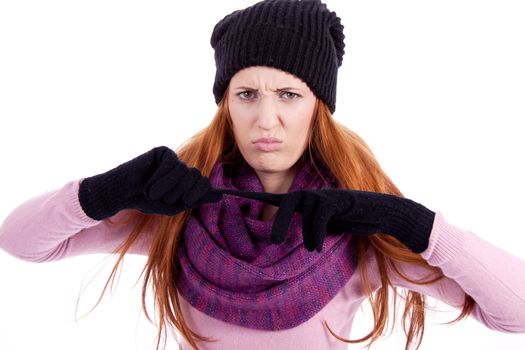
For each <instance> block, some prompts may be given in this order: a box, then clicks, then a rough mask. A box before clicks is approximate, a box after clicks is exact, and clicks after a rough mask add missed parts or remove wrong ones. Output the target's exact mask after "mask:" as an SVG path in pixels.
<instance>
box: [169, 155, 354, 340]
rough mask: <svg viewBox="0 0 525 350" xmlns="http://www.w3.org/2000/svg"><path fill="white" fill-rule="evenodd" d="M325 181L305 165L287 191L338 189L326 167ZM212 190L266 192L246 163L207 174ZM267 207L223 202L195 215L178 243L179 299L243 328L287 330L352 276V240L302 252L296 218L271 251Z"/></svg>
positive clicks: (329, 240) (333, 239)
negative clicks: (265, 213) (265, 216)
mask: <svg viewBox="0 0 525 350" xmlns="http://www.w3.org/2000/svg"><path fill="white" fill-rule="evenodd" d="M319 170H320V172H321V174H322V177H321V176H320V175H319V173H318V172H317V170H316V169H315V168H314V167H313V166H312V165H311V164H310V163H303V165H302V167H301V168H300V169H299V171H298V173H297V175H296V176H295V178H294V181H293V183H292V185H291V187H290V189H289V191H294V190H298V189H306V188H308V189H319V188H327V187H336V185H335V184H336V182H335V180H334V177H333V176H332V175H331V174H330V172H329V171H328V170H327V169H326V168H322V167H321V168H319ZM210 180H211V183H212V186H213V187H214V188H229V189H238V190H243V191H252V192H263V191H264V189H263V186H262V184H261V182H260V180H259V178H258V177H257V175H256V173H255V171H254V170H253V169H252V168H251V167H250V166H249V165H248V164H247V163H246V162H242V163H240V164H237V165H235V166H232V165H229V166H225V165H223V164H222V163H220V162H217V163H216V164H215V166H214V168H213V170H212V173H211V175H210ZM263 205H264V204H263V203H262V202H260V201H258V200H253V199H246V198H240V197H237V196H234V195H223V198H222V200H221V201H219V202H217V203H211V204H205V205H203V206H201V207H200V208H199V209H198V210H194V212H193V214H192V216H191V217H190V218H189V219H188V221H187V224H186V226H185V228H184V231H183V236H182V240H181V242H180V244H179V250H178V253H179V258H180V264H181V268H182V270H181V273H180V274H179V276H180V277H179V279H178V281H177V286H178V289H179V293H180V294H181V295H182V296H183V297H184V298H185V299H186V300H187V301H188V302H189V303H190V304H191V305H193V307H195V308H196V309H198V310H200V311H202V312H203V313H205V314H207V315H209V316H211V317H214V318H217V319H219V320H223V321H225V322H228V323H233V324H236V325H239V326H243V327H248V328H254V329H262V330H280V329H288V328H292V327H295V326H298V325H299V324H301V323H303V322H305V321H307V320H308V319H310V318H311V317H312V316H314V315H315V314H316V313H317V312H319V311H320V310H321V309H322V308H323V307H324V306H325V305H326V304H327V303H328V302H329V301H330V300H331V299H332V298H333V297H334V296H335V295H336V294H337V292H338V291H339V290H340V289H341V288H342V287H343V286H344V285H345V283H346V282H347V281H348V279H349V278H350V276H351V275H352V273H353V272H354V270H355V265H356V264H355V254H353V253H352V248H351V244H350V243H351V241H350V239H351V235H349V234H339V235H329V236H327V237H326V239H325V241H324V246H323V251H322V252H321V253H318V252H315V251H314V252H309V251H308V250H306V249H305V248H304V244H303V238H302V232H301V230H302V228H301V224H302V220H301V215H302V214H300V213H295V214H294V216H293V217H292V222H291V224H290V227H289V231H288V237H287V239H286V241H285V242H284V243H282V244H272V243H271V242H270V234H271V229H272V223H273V220H274V218H273V217H272V218H271V219H270V220H267V221H262V220H261V216H262V209H263Z"/></svg>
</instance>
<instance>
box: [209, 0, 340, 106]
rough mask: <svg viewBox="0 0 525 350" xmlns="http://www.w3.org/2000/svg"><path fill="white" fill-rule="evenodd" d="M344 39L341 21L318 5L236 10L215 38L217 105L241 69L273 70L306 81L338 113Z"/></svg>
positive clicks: (315, 1) (281, 0)
mask: <svg viewBox="0 0 525 350" xmlns="http://www.w3.org/2000/svg"><path fill="white" fill-rule="evenodd" d="M344 38H345V36H344V34H343V25H342V24H341V19H340V18H339V17H337V15H336V13H335V12H332V11H330V10H329V9H328V8H327V7H326V5H325V4H323V3H322V2H321V1H319V0H264V1H260V2H258V3H256V4H254V5H252V6H250V7H247V8H245V9H243V10H237V11H234V12H232V13H230V14H229V15H227V16H226V17H224V18H223V19H222V20H221V21H219V22H218V23H217V24H216V25H215V28H214V29H213V33H212V35H211V40H210V43H211V46H212V47H213V49H214V50H215V65H216V73H215V82H214V84H213V94H214V95H215V102H216V103H217V104H219V102H220V101H221V99H222V97H223V95H224V92H225V90H226V88H227V87H228V84H229V83H230V79H231V78H232V77H233V75H235V73H237V72H238V71H239V70H241V69H243V68H246V67H251V66H269V67H274V68H278V69H281V70H283V71H286V72H289V73H291V74H293V75H295V76H297V77H299V78H300V79H302V80H303V81H304V82H305V83H306V84H307V85H308V86H309V87H310V89H311V90H312V91H313V92H314V94H315V95H316V96H317V97H318V98H319V99H321V100H322V101H324V102H325V103H326V105H327V106H328V107H329V108H330V111H331V112H332V113H334V111H335V98H336V85H337V69H338V68H339V66H341V64H342V62H343V55H344V47H345V44H344Z"/></svg>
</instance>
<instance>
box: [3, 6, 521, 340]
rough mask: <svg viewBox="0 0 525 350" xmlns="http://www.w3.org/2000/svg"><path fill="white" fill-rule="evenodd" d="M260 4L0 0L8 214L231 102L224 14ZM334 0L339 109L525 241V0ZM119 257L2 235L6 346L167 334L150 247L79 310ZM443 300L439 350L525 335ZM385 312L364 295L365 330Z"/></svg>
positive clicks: (393, 170)
mask: <svg viewBox="0 0 525 350" xmlns="http://www.w3.org/2000/svg"><path fill="white" fill-rule="evenodd" d="M253 3H254V1H240V0H238V1H221V2H219V1H200V2H199V1H187V2H176V1H148V2H146V1H116V0H104V1H99V0H97V1H89V2H88V1H71V0H69V1H56V0H48V1H24V0H18V1H2V2H0V123H1V128H0V132H1V137H0V164H1V171H0V193H1V200H0V220H2V221H3V219H4V218H5V217H6V216H7V215H8V214H9V213H10V212H11V210H13V209H14V208H15V207H16V206H17V205H19V204H20V203H22V202H23V201H25V200H27V199H29V198H31V197H34V196H36V195H38V194H40V193H43V192H46V191H49V190H53V189H56V188H59V187H61V186H63V185H64V184H65V183H66V182H68V181H70V180H73V179H77V178H80V177H84V176H90V175H94V174H98V173H100V172H103V171H106V170H109V169H111V168H113V167H115V166H116V165H118V164H120V163H123V162H125V161H127V160H129V159H131V158H133V157H135V156H137V155H139V154H141V153H143V152H145V151H147V150H149V149H151V148H152V147H154V146H157V145H166V146H169V147H172V148H176V147H177V146H179V145H180V144H181V143H182V142H183V141H185V140H186V139H187V138H188V137H190V136H191V135H192V134H193V133H195V132H196V131H197V130H199V129H201V128H202V127H204V126H206V125H207V124H208V123H209V121H210V120H211V118H212V117H213V115H214V112H215V109H216V106H215V103H214V99H213V94H212V84H213V79H214V73H215V66H214V60H213V50H212V48H211V47H210V45H209V38H210V35H211V32H212V29H213V26H214V24H215V23H216V22H217V21H218V20H220V19H221V18H222V17H223V16H225V15H226V14H228V13H230V12H231V11H233V10H235V9H238V8H243V7H246V6H249V5H251V4H253ZM327 4H328V6H329V8H330V9H331V10H334V11H336V12H337V14H338V15H339V16H340V17H342V20H343V24H344V25H345V33H346V45H347V47H346V54H345V57H344V62H343V66H342V67H341V68H340V70H339V80H338V95H337V111H336V113H335V115H334V117H335V118H336V119H338V120H340V121H341V122H343V123H344V124H345V125H347V126H348V127H350V128H351V129H353V130H354V131H356V132H358V133H359V134H360V135H361V136H362V137H363V138H364V139H365V140H366V141H367V142H368V144H369V145H370V147H371V148H372V150H373V151H374V153H375V154H376V156H377V157H378V159H379V161H380V163H381V164H382V166H383V168H384V170H385V171H386V172H387V174H388V175H389V176H390V177H391V178H392V180H393V181H394V182H395V183H396V184H397V185H398V186H399V188H400V189H401V191H402V192H403V193H404V194H405V196H407V197H409V198H412V199H414V200H416V201H418V202H420V203H422V204H424V205H426V206H427V207H429V208H430V209H433V210H439V211H441V212H442V213H444V215H445V217H446V219H447V220H448V221H449V222H452V223H454V224H456V225H458V226H460V227H464V228H467V229H469V230H470V231H473V232H475V233H476V234H478V235H479V236H481V237H483V238H485V239H486V240H489V241H490V242H492V243H494V244H496V245H498V246H499V247H501V248H503V249H505V250H507V251H509V252H511V253H513V254H515V255H517V256H519V257H521V258H525V250H524V248H523V246H524V243H525V239H524V236H525V229H524V228H523V210H524V209H525V206H524V205H523V198H525V185H524V183H523V178H524V177H525V167H524V165H523V159H524V157H523V150H524V149H525V137H524V132H525V127H524V126H523V124H522V120H523V119H524V117H525V103H524V97H525V68H524V67H525V66H524V64H523V62H525V48H524V46H525V21H523V18H525V9H524V5H523V4H522V2H521V1H510V0H498V1H495V0H494V1H483V0H482V1H480V0H476V1H474V0H469V1H467V0H443V1H416V0H414V1H407V0H398V1H389V0H383V1H372V0H367V1H327ZM104 259H105V260H104ZM113 262H114V260H112V257H109V258H108V257H106V256H103V255H92V256H84V257H78V258H72V259H66V260H63V261H59V262H54V263H47V264H32V263H26V262H22V261H19V260H17V259H15V258H13V257H11V256H9V255H8V254H6V253H5V252H3V251H0V349H2V350H3V349H6V350H29V349H76V350H83V349H102V350H105V349H153V348H154V336H155V334H156V331H155V328H154V326H153V325H151V324H150V323H149V322H148V321H147V320H146V319H145V317H144V315H141V313H140V287H141V286H142V284H141V281H140V282H139V284H138V285H137V287H135V288H133V287H134V282H135V281H136V279H137V278H138V276H139V274H140V271H141V268H142V266H143V264H144V262H145V258H143V257H136V256H130V257H129V258H128V259H127V260H126V263H125V266H124V271H123V273H122V277H121V279H120V283H119V285H118V287H117V289H116V291H115V294H114V296H113V297H111V295H110V294H108V295H107V296H106V297H105V298H104V299H103V302H102V305H101V306H99V307H98V308H97V309H96V310H95V311H94V312H93V313H91V314H89V315H88V316H87V317H86V318H84V319H81V320H79V321H78V322H75V321H74V319H75V305H76V301H77V298H78V296H79V291H80V289H81V286H82V284H83V287H86V284H87V283H88V282H89V280H90V279H91V278H93V277H95V280H94V282H93V283H92V284H91V285H90V286H89V287H88V288H87V290H86V292H85V293H84V294H83V295H82V298H81V299H80V305H79V314H78V316H79V317H80V316H81V315H83V314H84V313H85V312H87V311H88V310H89V308H90V307H91V306H92V305H93V303H94V302H95V301H96V300H97V297H98V294H99V292H100V290H101V288H102V286H103V282H105V280H106V278H107V276H108V273H109V271H110V268H111V267H112V265H113ZM495 263H498V262H495ZM100 268H102V271H101V272H100V273H99V274H98V275H97V271H98V270H99V269H100ZM515 273H516V274H518V273H520V274H522V273H524V272H523V271H515ZM442 309H443V310H448V311H447V312H445V313H444V315H441V316H439V317H437V316H429V318H428V325H427V328H426V336H425V339H424V342H423V345H422V347H421V349H422V350H431V349H432V350H434V349H443V348H448V349H479V350H481V349H486V350H489V349H490V350H492V349H496V348H497V349H511V350H514V349H525V335H523V334H520V335H509V334H501V333H497V332H494V331H490V330H488V329H486V328H485V327H484V326H482V325H481V324H479V323H478V322H476V321H474V320H470V319H469V320H467V321H463V322H461V323H459V324H456V325H453V326H442V325H437V324H435V323H436V321H437V320H441V321H442V320H452V319H453V318H455V317H456V316H457V313H455V312H451V311H450V309H446V308H445V307H444V306H443V308H442ZM150 310H151V311H152V309H150ZM370 325H371V313H370V312H369V309H368V308H364V313H359V314H358V315H357V318H356V320H355V323H354V332H353V333H352V336H353V337H354V338H356V337H358V336H360V335H364V334H365V332H367V331H369V330H370V328H369V327H370ZM403 339H404V338H403V336H402V334H401V331H400V329H399V328H398V330H397V332H396V333H394V335H392V336H391V337H390V338H388V340H386V341H381V342H378V343H376V346H375V347H374V348H375V349H402V348H404V347H403V346H402V344H404V342H403ZM174 344H175V343H174V341H171V343H170V345H171V346H173V345H174ZM172 348H175V347H174V346H173V347H172ZM358 348H361V347H360V346H358V345H354V346H350V349H358ZM374 348H373V349H374Z"/></svg>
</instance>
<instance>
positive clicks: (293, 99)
mask: <svg viewBox="0 0 525 350" xmlns="http://www.w3.org/2000/svg"><path fill="white" fill-rule="evenodd" d="M343 39H344V35H343V26H342V25H341V23H340V19H339V18H338V17H337V16H336V15H335V13H333V12H331V11H329V10H328V9H327V8H326V7H325V6H324V5H323V4H322V3H320V2H318V1H300V2H299V1H271V0H269V1H263V2H260V3H257V4H255V5H253V6H251V7H249V8H247V9H244V10H241V11H236V12H234V13H232V14H230V15H228V16H226V17H225V18H224V19H223V20H222V21H220V22H219V23H218V24H217V25H216V27H215V29H214V32H213V34H212V38H211V44H212V46H213V48H214V49H215V59H216V64H217V74H216V78H215V85H214V94H215V97H216V102H217V103H218V105H219V108H218V111H217V114H216V116H215V118H214V120H213V121H212V122H211V124H210V125H209V126H208V128H206V129H204V130H202V131H201V132H200V133H198V134H197V135H195V137H194V138H193V139H192V140H190V141H189V142H188V143H187V144H185V145H183V146H182V147H181V148H180V149H178V150H177V152H176V153H175V152H173V151H171V150H170V149H168V148H166V147H156V148H154V149H152V150H151V151H149V152H146V153H144V154H142V155H140V156H138V157H137V158H134V159H132V160H130V161H129V162H126V163H124V164H122V165H120V166H118V167H116V168H114V169H111V170H109V171H108V172H105V173H102V174H99V175H95V176H91V177H87V178H85V179H80V180H77V181H72V182H70V183H68V184H66V185H65V186H64V187H63V188H61V189H60V190H58V191H55V192H53V193H50V194H46V195H42V196H40V197H36V198H35V199H33V200H31V201H28V202H26V203H24V204H22V205H21V206H20V207H18V208H17V209H16V210H15V211H13V212H12V213H11V215H10V216H9V217H8V218H7V219H6V220H5V222H4V223H3V224H2V227H1V229H0V245H1V246H2V248H3V249H4V250H6V251H8V252H10V253H12V254H13V255H16V256H19V257H23V258H25V259H27V260H33V261H50V260H55V259H60V258H64V257H68V256H74V255H78V254H84V253H88V252H93V251H97V252H111V251H113V250H115V249H118V251H119V253H120V254H121V258H122V257H123V256H124V254H126V253H128V252H138V253H141V254H146V255H148V263H147V266H146V270H145V272H146V274H145V285H144V288H145V289H146V287H147V283H148V282H151V283H152V285H153V287H154V292H155V301H156V304H157V306H158V307H159V319H160V322H161V323H160V329H159V335H160V334H161V333H162V331H163V330H165V327H166V326H169V327H170V329H172V328H173V327H171V326H174V328H176V329H178V331H180V332H181V333H182V334H183V335H184V336H185V338H186V339H185V342H184V343H183V344H182V347H183V348H184V349H186V348H188V349H189V348H190V347H192V348H197V347H198V348H200V349H236V348H238V349H241V348H242V349H244V348H247V347H250V348H258V347H259V348H261V349H262V348H264V349H268V348H280V349H299V348H311V349H336V348H345V347H346V343H345V342H344V341H342V340H338V339H337V337H344V336H346V335H347V334H348V333H349V332H350V329H351V326H352V320H353V316H354V315H355V312H356V310H357V308H358V307H359V305H360V304H361V302H362V301H363V300H365V299H366V298H367V297H368V298H369V299H370V301H371V302H372V305H373V308H374V316H375V317H374V328H373V330H372V331H371V333H370V334H369V335H368V336H367V337H364V338H363V339H361V340H360V341H367V340H369V341H371V342H373V341H374V340H376V339H377V338H378V337H379V336H380V335H381V333H382V331H383V330H384V329H385V326H386V321H387V319H388V318H390V317H392V315H389V313H388V306H389V303H388V302H389V296H390V295H391V292H393V291H394V290H393V289H391V287H401V288H404V289H406V290H407V291H408V295H407V303H406V306H405V315H404V316H405V317H406V320H407V321H408V329H407V331H408V337H407V347H408V346H410V345H412V346H416V345H417V344H418V343H419V342H420V340H421V336H422V332H423V324H424V306H425V303H424V299H423V295H430V296H434V297H436V298H439V299H441V300H443V301H445V302H447V303H449V304H451V305H454V306H457V307H458V308H461V309H462V313H461V315H460V318H461V317H463V316H466V315H472V316H473V317H475V318H477V319H479V320H480V321H481V322H482V323H484V324H485V325H486V326H488V327H490V328H494V329H499V330H501V331H508V332H523V331H524V330H525V316H524V315H525V303H524V302H523V300H524V295H525V283H524V278H523V276H516V275H512V276H510V275H509V273H508V271H520V270H523V268H524V267H525V264H524V263H523V262H522V261H520V260H518V259H516V258H514V257H512V256H511V255H509V254H507V253H505V252H503V251H501V250H499V249H497V248H495V247H493V246H491V245H489V244H487V243H485V242H483V241H482V240H480V239H479V238H477V237H476V236H475V235H473V234H472V233H470V232H468V231H465V230H462V229H460V228H458V227H455V226H453V225H452V224H450V223H447V222H446V221H445V219H444V218H443V216H442V215H441V213H439V212H433V211H431V210H429V209H428V208H426V207H424V206H423V205H421V204H419V203H416V202H414V201H411V200H409V199H404V198H403V197H402V195H401V193H400V191H399V190H398V189H397V188H396V187H395V185H394V184H393V183H392V181H391V180H390V179H389V178H388V176H387V175H386V174H385V173H384V172H383V171H382V170H381V168H380V166H379V164H378V163H377V161H376V160H375V159H374V156H373V154H372V153H371V151H370V150H369V149H368V148H367V146H366V144H365V143H364V142H363V141H362V140H361V139H360V138H359V137H358V136H357V135H356V134H355V133H353V132H351V131H349V130H347V129H345V128H344V127H342V126H341V125H339V124H337V123H336V122H335V121H334V120H333V119H332V118H331V115H332V113H333V112H334V111H335V92H336V82H337V69H338V67H339V66H340V65H341V64H342V58H343V54H344V42H343ZM197 169H198V170H197ZM250 198H257V199H250ZM272 204H273V205H275V206H273V205H272ZM278 207H279V209H278ZM296 212H298V213H296ZM120 221H123V222H124V223H126V222H127V223H128V225H116V224H115V223H118V222H120ZM35 235H36V236H35ZM494 261H498V262H499V263H498V264H494ZM119 262H120V260H119ZM117 264H118V263H117ZM115 268H116V267H115ZM115 271H116V269H115V270H113V272H115ZM372 292H375V293H374V294H372ZM394 293H395V291H394ZM394 295H395V294H394ZM170 324H171V325H170ZM328 329H330V332H328V331H327V330H328ZM330 333H332V334H330ZM204 338H208V339H204ZM200 339H204V340H203V341H198V340H200ZM159 340H160V337H159ZM206 340H212V341H211V342H208V341H206Z"/></svg>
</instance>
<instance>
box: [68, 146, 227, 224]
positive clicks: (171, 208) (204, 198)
mask: <svg viewBox="0 0 525 350" xmlns="http://www.w3.org/2000/svg"><path fill="white" fill-rule="evenodd" d="M210 190H211V185H210V181H209V179H208V178H207V177H205V176H202V174H201V173H200V171H199V170H198V169H196V168H188V167H187V166H186V164H185V163H184V162H182V161H181V160H179V159H178V157H177V155H176V154H175V152H173V151H172V150H171V149H169V148H167V147H164V146H160V147H156V148H153V149H152V150H150V151H148V152H146V153H144V154H142V155H140V156H138V157H136V158H134V159H132V160H130V161H128V162H126V163H124V164H121V165H119V166H118V167H116V168H114V169H112V170H110V171H108V172H106V173H103V174H99V175H96V176H92V177H88V178H85V179H84V180H82V181H81V183H80V187H79V191H78V198H79V201H80V205H81V207H82V209H83V210H84V212H85V213H86V215H88V216H89V217H90V218H92V219H95V220H102V219H105V218H108V217H110V216H113V215H114V214H116V213H117V212H119V211H120V210H122V209H137V210H139V211H141V212H143V213H146V214H163V215H175V214H177V213H179V212H181V211H183V210H186V209H190V208H194V207H197V206H200V205H202V204H204V203H210V202H217V201H219V200H220V199H221V197H222V195H221V194H220V193H213V192H211V191H210Z"/></svg>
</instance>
